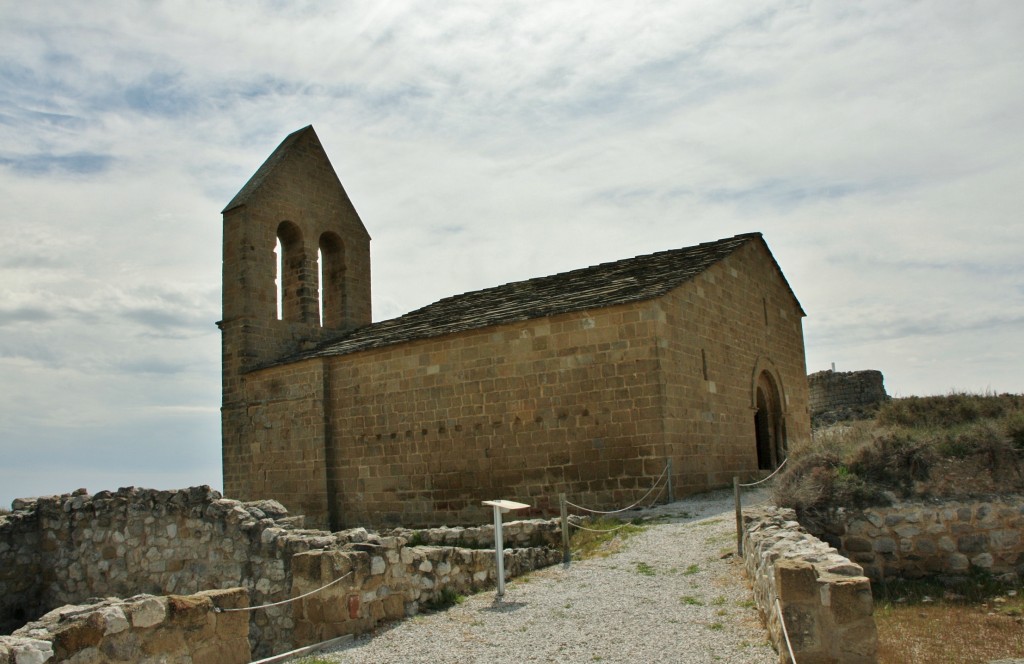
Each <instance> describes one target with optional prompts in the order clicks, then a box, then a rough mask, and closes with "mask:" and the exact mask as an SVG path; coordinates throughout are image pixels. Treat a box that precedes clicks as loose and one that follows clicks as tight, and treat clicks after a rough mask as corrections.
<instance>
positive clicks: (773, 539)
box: [743, 507, 878, 664]
mask: <svg viewBox="0 0 1024 664" xmlns="http://www.w3.org/2000/svg"><path fill="white" fill-rule="evenodd" d="M743 555H744V562H745V564H746V568H747V577H748V578H749V579H751V580H752V581H753V584H754V599H755V601H756V602H757V607H758V611H759V612H760V614H761V619H762V620H763V621H764V623H765V625H766V626H767V627H768V633H769V636H770V638H771V640H772V643H773V644H774V646H775V648H776V649H777V650H778V651H779V654H780V657H779V661H780V662H790V661H791V660H790V658H789V655H788V651H787V646H786V637H785V635H784V634H783V628H782V623H781V622H780V621H779V612H778V611H777V610H776V608H775V603H776V601H778V603H779V607H780V608H781V613H782V616H783V618H784V620H785V628H786V630H787V633H788V636H789V641H790V643H791V644H792V646H793V653H794V655H795V656H796V661H797V662H831V663H833V664H869V663H873V662H876V661H877V654H876V653H877V649H878V633H877V630H876V628H875V621H874V618H873V617H872V612H873V600H872V597H871V582H870V581H869V580H868V579H867V577H865V576H864V575H863V570H862V569H861V567H860V566H859V565H856V564H854V563H852V562H850V561H849V560H848V559H846V558H844V557H843V556H841V555H839V554H838V553H837V552H836V550H835V549H833V548H831V547H829V546H828V545H827V544H825V543H824V542H822V541H821V540H819V539H817V538H816V537H814V536H813V535H810V534H809V533H807V531H805V530H804V529H803V528H802V527H801V526H800V524H799V523H797V521H796V513H795V512H794V511H793V510H791V509H782V508H778V507H761V508H753V509H748V510H745V511H744V513H743Z"/></svg>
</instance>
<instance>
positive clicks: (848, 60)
mask: <svg viewBox="0 0 1024 664" xmlns="http://www.w3.org/2000/svg"><path fill="white" fill-rule="evenodd" d="M1022 35H1024V3H1019V2H1014V1H1012V0H999V1H986V0H979V1H977V2H963V1H962V0H949V1H947V0H930V1H928V2H892V1H891V0H886V1H884V2H883V1H870V0H869V1H866V2H859V3H846V2H839V1H836V2H822V3H819V2H809V1H776V0H768V1H764V2H757V3H738V2H737V3H726V2H721V1H720V0H706V1H704V0H664V1H663V0H651V1H647V2H643V1H638V2H630V3H624V2H615V3H612V2H599V1H595V0H588V1H575V0H561V1H559V2H543V3H542V2H531V1H507V2H506V1H501V2H483V1H480V0H477V1H475V2H466V1H463V2H426V1H422V2H417V1H404V0H371V1H366V2H360V1H353V2H345V3H320V2H285V1H283V0H268V1H264V2H249V1H246V2H242V1H237V2H225V3H215V2H210V1H207V0H202V1H199V0H193V1H189V0H175V1H174V2H159V1H147V2H89V3H71V2H67V3H58V2H39V3H13V2H7V3H3V4H2V5H0V54H2V55H0V201H2V205H0V231H2V233H3V242H2V243H0V279H2V286H0V459H2V461H0V504H6V503H9V501H10V500H11V499H12V498H13V497H15V496H21V495H37V494H42V493H54V492H64V491H70V490H72V489H75V488H77V487H81V486H85V487H88V488H89V489H90V490H91V491H96V490H99V489H104V488H110V489H116V488H117V487H119V486H127V485H137V486H155V487H159V488H171V487H178V486H187V485H193V484H200V483H208V484H211V485H214V486H217V487H219V486H220V456H219V455H220V431H219V416H218V407H219V401H220V392H219V389H220V388H219V361H220V360H219V352H220V351H219V336H218V332H217V330H216V328H215V327H214V322H215V321H216V320H218V318H219V317H220V300H219V298H220V273H219V269H220V242H221V228H220V222H221V218H220V215H219V212H220V210H221V209H222V208H223V206H224V205H225V204H226V203H227V202H228V201H229V200H230V199H231V197H232V196H233V195H234V193H235V192H236V191H237V190H238V189H239V188H241V186H242V185H243V184H244V183H245V181H246V180H247V179H248V177H249V176H250V175H251V174H252V173H253V171H255V170H256V168H257V167H258V166H259V165H260V164H261V163H262V161H263V160H264V159H265V158H266V157H267V155H269V154H270V152H271V151H272V150H273V149H274V147H276V145H277V144H278V143H279V142H280V141H281V139H283V138H284V137H285V136H286V135H287V134H288V133H290V132H291V131H294V130H295V129H298V128H300V127H303V126H305V125H307V124H313V125H314V126H315V128H316V130H317V133H318V134H319V135H320V138H321V140H322V142H323V143H324V146H325V147H326V149H327V152H328V154H329V156H330V157H331V159H332V161H333V163H334V166H335V169H336V170H337V172H338V174H339V176H340V177H341V180H342V182H343V183H344V185H345V187H346V189H347V191H348V193H349V196H350V197H351V198H352V200H353V202H354V203H355V205H356V208H357V209H358V210H359V212H360V214H361V216H362V218H363V221H364V223H365V225H366V226H367V228H368V230H369V231H370V234H371V235H372V236H373V244H372V250H373V288H374V293H373V297H374V300H373V306H374V318H375V319H384V318H389V317H393V316H396V315H399V314H402V313H404V312H406V311H408V310H410V309H413V308H415V307H418V306H421V305H423V304H426V303H429V302H432V301H434V300H436V299H438V298H441V297H444V296H447V295H451V294H455V293H459V292H464V291H467V290H472V289H476V288H482V287H486V286H493V285H497V284H500V283H505V282H508V281H512V280H517V279H523V278H528V277H532V276H540V275H545V274H552V273H555V272H559V271H563V270H566V269H572V268H577V267H583V266H586V265H592V264H595V263H598V262H603V261H609V260H615V259H618V258H624V257H627V256H633V255H637V254H643V253H649V252H653V251H659V250H663V249H671V248H677V247H682V246H686V245H690V244H695V243H699V242H702V241H707V240H713V239H717V238H722V237H727V236H731V235H734V234H736V233H743V232H749V231H761V232H762V233H764V236H765V239H766V240H767V241H768V244H769V245H770V246H771V248H772V250H773V251H774V253H775V255H776V258H777V259H778V261H779V263H780V264H781V266H782V268H783V270H784V271H785V273H786V275H787V277H788V279H789V281H790V283H791V285H792V286H793V289H794V290H795V292H796V294H797V296H798V297H799V298H800V300H801V303H802V304H803V306H804V309H805V310H806V311H807V313H808V317H807V318H806V319H805V322H804V333H805V337H806V344H807V362H808V369H809V370H810V371H816V370H821V369H826V368H828V367H829V366H830V364H831V363H833V362H834V363H835V364H836V368H837V369H839V370H855V369H867V368H873V369H880V370H881V371H883V372H884V373H885V377H886V386H887V388H888V389H889V392H890V393H891V394H894V395H897V396H907V395H912V394H920V395H923V394H935V393H944V392H948V391H949V390H951V389H958V390H970V391H984V390H993V391H1010V392H1022V391H1024V359H1022V352H1021V343H1022V340H1024V259H1022V248H1024V223H1022V219H1021V209H1022V207H1024V195H1022V188H1024V40H1022V38H1021V36H1022Z"/></svg>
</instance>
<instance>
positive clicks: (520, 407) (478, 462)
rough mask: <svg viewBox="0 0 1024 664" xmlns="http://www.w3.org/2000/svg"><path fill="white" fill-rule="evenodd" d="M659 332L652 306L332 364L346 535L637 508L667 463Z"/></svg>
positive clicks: (338, 503) (505, 328)
mask: <svg viewBox="0 0 1024 664" xmlns="http://www.w3.org/2000/svg"><path fill="white" fill-rule="evenodd" d="M656 326H657V313H656V306H655V305H653V304H651V303H649V302H648V303H640V304H636V305H629V306H619V307H609V308H604V309H600V310H597V311H593V312H576V313H569V314H564V315H561V316H555V317H552V318H547V319H539V320H531V321H525V322H523V323H516V324H508V325H502V326H497V327H492V328H485V329H480V330H472V331H468V332H464V333H461V334H458V335H450V336H445V337H438V338H433V339H426V340H423V341H418V342H414V343H406V344H401V345H397V346H392V347H386V348H381V349H376V350H368V351H364V352H360V353H355V354H352V355H346V356H342V357H337V358H328V362H329V363H330V370H329V374H330V388H329V389H328V390H327V392H328V393H329V395H330V398H331V413H332V417H331V420H330V431H329V440H330V441H331V443H330V445H331V448H330V450H329V452H328V455H327V456H328V459H332V460H333V461H332V463H331V465H330V466H329V467H328V484H329V486H332V487H334V490H335V491H336V494H335V504H334V510H335V513H336V514H337V515H338V516H339V518H340V523H342V524H344V525H354V524H372V525H374V526H377V527H380V526H392V525H397V524H399V523H401V524H404V525H409V526H424V525H438V524H443V523H448V524H453V523H479V522H485V521H487V520H489V519H488V517H489V515H490V508H487V507H484V506H482V505H481V504H480V501H481V499H486V498H502V499H508V500H515V501H519V502H523V503H527V504H530V505H533V506H534V508H535V509H534V511H533V512H532V513H531V514H530V515H531V516H539V515H542V514H547V515H550V514H553V513H557V509H558V503H557V496H558V493H559V492H565V493H568V494H569V495H574V496H577V498H578V499H580V500H582V501H584V502H586V504H588V505H594V506H595V507H597V508H601V507H602V506H613V505H622V504H628V503H630V502H633V501H634V500H636V499H637V498H639V497H640V496H642V495H643V494H644V493H645V492H646V491H647V489H649V488H650V487H651V485H652V484H653V483H654V481H655V480H656V479H657V478H658V477H659V476H660V475H661V473H662V471H663V470H664V468H665V463H666V461H665V456H664V453H665V450H664V448H663V447H662V446H661V442H662V440H663V436H662V428H663V426H662V419H661V414H662V411H661V406H660V404H661V399H660V398H659V397H658V396H657V393H658V389H659V388H658V384H659V380H660V373H659V371H660V368H659V365H658V362H657V357H656V355H657V348H656V344H655V341H654V338H653V337H654V330H655V329H656ZM307 363H308V362H305V363H301V364H307ZM268 371H269V372H272V371H274V370H268Z"/></svg>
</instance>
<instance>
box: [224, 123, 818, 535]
mask: <svg viewBox="0 0 1024 664" xmlns="http://www.w3.org/2000/svg"><path fill="white" fill-rule="evenodd" d="M223 217H224V253H223V298H224V299H223V319H222V320H221V321H220V322H219V323H218V327H219V328H220V329H221V332H222V349H223V404H222V409H221V411H222V427H223V429H222V433H223V463H224V489H225V492H226V494H227V495H230V496H232V497H234V498H239V499H242V500H249V499H257V498H276V499H277V500H279V501H281V502H282V503H284V504H285V505H286V506H287V507H288V508H289V509H290V510H292V511H293V512H294V513H303V514H305V515H307V522H309V523H311V524H315V525H318V526H321V527H330V528H332V529H338V528H342V527H352V526H360V525H366V526H383V525H388V524H397V523H402V524H404V525H410V526H412V525H437V524H443V523H449V524H454V523H458V522H468V521H474V522H481V521H486V520H487V519H488V514H489V513H488V512H486V511H485V509H489V508H484V507H483V506H481V504H480V501H481V500H487V499H494V498H505V499H511V500H516V501H520V502H523V503H527V504H529V505H531V506H533V510H532V514H534V515H540V514H551V513H552V512H557V509H558V498H557V496H558V494H559V493H560V492H564V493H566V494H568V496H569V497H570V500H572V501H573V502H576V503H579V504H583V505H587V506H589V507H594V508H605V509H614V508H616V507H621V506H624V505H627V504H629V503H631V502H632V501H634V500H636V499H638V498H640V497H641V496H643V494H645V493H646V492H647V491H648V489H649V488H650V487H651V486H652V485H653V484H654V483H655V482H656V481H657V480H658V478H659V476H661V474H662V472H663V471H664V470H665V468H666V466H667V464H668V462H669V460H671V466H670V467H671V469H672V472H671V475H672V487H673V489H672V490H673V494H674V496H675V497H681V496H683V495H686V494H688V493H692V492H696V491H701V490H705V489H708V488H712V487H720V486H724V485H727V484H729V483H730V482H731V479H732V477H733V475H740V476H741V477H743V478H751V477H754V476H756V475H758V473H759V472H764V471H768V470H770V469H772V468H774V467H776V466H777V465H778V464H779V463H781V460H782V459H783V458H784V457H785V454H786V448H787V441H789V440H794V439H800V438H806V437H808V436H809V435H810V421H809V415H808V388H807V378H806V370H805V361H804V343H803V332H802V318H803V316H804V312H803V310H802V308H801V306H800V303H799V302H798V301H797V299H796V297H795V295H794V294H793V291H792V289H791V288H790V286H789V284H788V283H787V281H786V278H785V277H784V276H783V274H782V270H781V269H780V268H779V266H778V264H777V263H776V262H775V260H774V258H773V257H772V254H771V252H770V251H769V249H768V245H767V244H766V243H765V241H764V239H763V238H762V237H761V235H760V233H749V234H745V235H737V236H735V237H729V238H725V239H720V240H716V241H713V242H707V243H704V244H700V245H697V246H693V247H685V248H682V249H674V250H670V251H663V252H659V253H655V254H651V255H648V256H637V257H634V258H626V259H624V260H620V261H617V262H613V263H606V264H602V265H596V266H593V267H585V268H583V269H579V270H574V271H571V272H565V273H562V274H556V275H553V276H548V277H539V278H536V279H530V280H527V281H521V282H517V283H510V284H505V285H502V286H496V287H494V288H488V289H485V290H480V291H474V292H470V293H464V294H462V295H455V296H453V297H449V298H446V299H443V300H440V301H438V302H435V303H434V304H431V305H428V306H426V307H423V308H422V309H418V310H416V311H412V312H410V313H408V314H405V315H403V316H400V317H398V318H394V319H391V320H385V321H379V322H372V319H371V313H370V236H369V234H368V233H367V231H366V228H365V227H364V226H363V223H362V221H361V220H360V218H359V215H358V214H357V212H356V210H355V207H353V205H352V202H351V201H350V200H349V198H348V195H347V194H346V193H345V190H344V188H343V187H342V185H341V182H340V181H339V180H338V176H337V175H336V174H335V172H334V169H333V167H332V166H331V163H330V161H329V160H328V158H327V155H326V154H325V152H324V149H323V147H322V145H321V144H320V141H319V139H318V138H317V135H316V133H315V132H314V130H313V128H312V127H306V128H304V129H300V130H299V131H297V132H295V133H293V134H291V135H290V136H288V137H287V138H285V139H284V141H283V142H282V143H281V145H280V146H278V148H277V149H276V150H275V151H274V152H273V154H271V155H270V157H269V158H268V159H267V160H266V162H265V163H264V164H263V165H262V166H260V168H259V169H258V170H257V171H256V173H255V174H254V175H253V176H252V178H251V179H250V180H249V181H248V182H247V183H246V184H245V186H244V187H242V189H241V191H239V192H238V194H237V195H236V196H235V197H234V198H233V199H232V200H231V202H230V203H229V204H228V205H227V207H226V208H225V209H224V212H223ZM662 498H663V499H664V496H663V497H662Z"/></svg>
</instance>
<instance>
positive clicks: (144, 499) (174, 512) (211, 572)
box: [0, 486, 561, 657]
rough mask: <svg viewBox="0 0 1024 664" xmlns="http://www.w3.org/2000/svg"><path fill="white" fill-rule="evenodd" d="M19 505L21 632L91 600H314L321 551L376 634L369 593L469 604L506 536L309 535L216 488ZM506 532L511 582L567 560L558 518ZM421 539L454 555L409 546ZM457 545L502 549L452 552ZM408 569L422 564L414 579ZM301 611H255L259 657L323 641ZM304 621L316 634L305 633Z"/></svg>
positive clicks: (13, 536)
mask: <svg viewBox="0 0 1024 664" xmlns="http://www.w3.org/2000/svg"><path fill="white" fill-rule="evenodd" d="M12 507H13V508H14V510H13V512H12V513H11V514H9V515H5V516H0V624H3V625H7V626H8V628H11V627H13V626H17V625H20V624H22V623H24V622H25V621H26V620H28V619H31V618H33V617H35V616H39V615H41V614H43V613H44V612H47V611H50V610H53V609H55V608H57V607H60V606H62V605H65V604H77V603H79V602H82V601H85V600H86V599H88V598H92V597H111V596H113V597H129V596H134V595H136V594H138V593H150V594H153V595H165V594H184V593H194V592H199V591H203V590H212V589H224V588H234V587H242V588H245V589H246V591H247V593H248V599H249V601H250V603H251V605H252V606H258V605H263V604H271V603H276V602H280V601H283V600H288V599H291V598H293V597H297V596H298V595H301V594H302V593H303V592H306V590H309V589H310V586H309V584H308V583H306V582H305V580H304V579H307V577H308V574H307V573H306V572H303V574H307V576H301V575H300V577H299V578H298V579H295V578H293V564H294V562H295V561H296V560H304V559H302V558H301V555H302V554H305V553H307V552H311V551H329V552H331V553H332V555H336V556H337V557H338V558H337V559H338V560H342V559H344V560H349V562H348V563H347V565H348V567H347V569H353V570H357V571H358V573H357V574H355V575H354V576H353V579H352V580H350V581H349V582H346V583H339V584H337V588H334V592H339V591H341V590H343V589H344V590H345V591H346V592H349V593H354V594H355V595H356V596H358V597H359V607H361V608H360V610H361V611H363V613H359V612H358V611H357V612H356V613H357V616H358V619H363V618H367V619H372V620H370V621H369V622H366V623H365V624H370V625H372V624H375V622H376V620H377V619H378V616H379V615H380V609H379V608H374V607H378V606H379V605H378V603H376V600H375V599H371V598H370V597H369V595H368V594H367V593H370V592H373V593H375V595H374V597H376V593H378V592H380V593H385V595H382V596H381V599H383V598H384V596H386V595H387V594H391V593H393V594H395V595H401V596H403V597H404V599H403V601H402V610H403V612H404V613H405V614H406V615H412V614H415V613H416V612H417V611H418V610H419V607H420V604H421V603H422V602H428V603H429V602H432V601H436V598H437V596H439V594H440V593H442V592H444V589H445V588H446V587H449V586H450V587H451V588H452V589H454V592H459V593H465V592H470V591H471V590H475V589H478V588H481V587H484V586H486V585H488V584H493V583H494V582H495V580H496V579H495V576H494V574H495V572H494V567H495V563H494V551H493V546H494V544H493V541H494V528H493V526H481V527H478V528H460V529H451V528H441V529H433V530H427V531H401V535H398V534H396V535H392V536H389V537H381V536H380V535H378V534H375V533H370V532H367V531H366V530H365V529H363V528H355V529H351V530H347V531H340V532H336V533H330V532H325V531H321V530H304V529H302V528H301V526H302V517H289V516H287V512H286V511H285V510H284V508H283V507H282V506H281V505H280V504H279V503H276V502H275V501H255V502H249V503H241V502H239V501H237V500H230V499H226V498H223V497H221V495H220V493H219V492H217V491H213V490H211V489H210V488H209V487H206V486H203V487H192V488H190V489H183V490H180V491H154V490H149V489H135V488H126V489H120V490H118V491H117V492H109V491H101V492H98V493H97V494H95V495H89V494H87V493H86V492H85V490H80V491H77V492H75V493H74V494H65V495H62V496H47V497H41V498H37V499H31V500H17V501H15V502H14V503H13V505H12ZM503 534H504V538H505V541H506V542H508V543H509V544H508V545H509V546H517V545H519V546H524V547H525V548H522V549H515V550H511V551H510V550H506V553H505V555H506V558H507V559H508V561H509V562H508V566H507V567H506V570H507V576H514V575H516V574H518V573H520V570H528V569H533V568H534V567H535V566H544V565H550V564H553V563H555V562H558V561H560V560H561V551H560V549H558V548H557V547H559V546H560V543H561V540H560V534H559V530H558V525H557V522H555V521H539V520H535V521H520V522H510V523H507V524H504V528H503ZM410 541H412V542H413V543H424V544H427V543H437V544H448V545H449V546H441V547H420V546H406V544H407V542H410ZM456 543H461V544H464V545H469V546H477V547H490V548H484V549H481V550H465V549H460V548H456V547H453V546H451V545H452V544H456ZM460 552H464V553H460ZM370 554H373V555H370ZM407 559H411V560H413V561H414V562H416V565H415V567H414V568H410V567H409V565H410V564H412V563H409V562H408V560H407ZM450 560H456V561H460V562H457V563H456V564H452V563H451V562H449V561H450ZM488 560H489V561H490V562H489V563H488ZM381 561H383V562H381ZM424 563H427V564H426V565H424ZM435 563H436V564H435ZM446 565H447V567H446ZM453 568H458V571H453ZM306 569H307V568H306V567H304V568H303V570H306ZM360 570H361V571H360ZM362 571H365V572H366V573H365V574H363V573H362ZM467 574H468V576H466V575H467ZM353 583H354V585H353ZM364 583H365V584H366V585H367V588H363V587H362V585H361V584H364ZM409 584H412V585H409ZM382 587H383V588H386V589H387V590H380V588H382ZM310 601H311V602H314V603H315V602H316V601H319V600H315V599H314V600H310ZM392 602H394V600H392ZM297 605H298V606H304V605H302V604H299V603H287V604H283V605H280V606H273V607H267V608H261V609H259V610H255V611H252V612H251V613H248V614H246V615H247V618H246V620H247V621H248V623H249V637H250V641H251V643H252V648H253V655H254V656H260V657H262V656H266V655H269V654H272V653H277V652H283V651H285V650H290V649H292V648H294V647H297V646H300V645H307V644H308V642H305V641H302V640H301V637H302V635H303V634H305V635H310V634H315V633H319V632H322V631H323V630H321V629H320V628H319V627H317V624H318V623H317V619H318V618H317V617H316V616H314V617H313V618H310V614H308V613H307V612H305V610H303V611H302V612H301V613H298V614H297V613H296V612H295V607H296V606H297ZM312 605H313V604H310V606H312ZM393 614H395V611H394V610H392V611H391V612H390V613H389V614H388V615H393ZM297 615H301V616H302V618H303V620H304V621H305V623H304V624H306V625H307V627H305V628H303V629H304V631H301V632H299V633H296V631H295V630H296V616H297ZM320 617H322V614H321V616H320ZM350 620H351V619H350ZM362 624H364V623H360V622H356V623H347V624H346V625H345V628H346V629H348V628H353V629H354V628H357V627H359V626H360V625H362Z"/></svg>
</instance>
